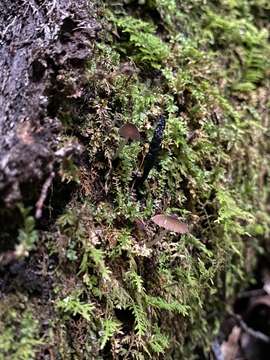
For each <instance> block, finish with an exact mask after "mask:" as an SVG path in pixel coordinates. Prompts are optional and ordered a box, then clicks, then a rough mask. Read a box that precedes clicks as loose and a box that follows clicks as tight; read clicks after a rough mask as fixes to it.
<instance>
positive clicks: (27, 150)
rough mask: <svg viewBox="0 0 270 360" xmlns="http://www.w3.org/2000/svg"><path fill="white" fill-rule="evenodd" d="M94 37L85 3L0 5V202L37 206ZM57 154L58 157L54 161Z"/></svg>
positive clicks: (17, 1)
mask: <svg viewBox="0 0 270 360" xmlns="http://www.w3.org/2000/svg"><path fill="white" fill-rule="evenodd" d="M98 30H99V26H98V24H97V23H96V21H95V20H94V13H93V7H92V5H91V4H89V1H87V0H50V1H43V0H29V1H22V0H2V1H1V3H0V34H1V37H0V68H1V71H0V89H1V91H0V199H1V200H0V203H1V208H2V209H3V208H5V207H9V208H10V207H11V208H12V207H14V205H15V204H16V203H17V202H18V201H24V200H26V201H28V200H29V199H30V202H31V201H32V202H33V203H34V201H37V200H38V198H39V197H40V193H41V191H42V185H43V184H44V183H45V182H46V179H48V178H50V177H52V175H51V174H52V173H53V171H54V167H55V164H56V162H57V161H58V160H57V159H59V156H62V155H63V153H64V152H63V151H62V152H61V151H60V152H59V139H60V134H61V122H60V121H59V116H60V113H61V109H62V107H63V105H64V104H65V103H68V102H70V101H72V99H74V98H78V97H79V96H80V94H81V92H82V87H83V74H84V66H85V63H86V60H87V59H88V58H89V56H90V55H91V50H90V49H91V42H93V38H94V37H95V35H96V32H97V31H98ZM59 154H60V155H59Z"/></svg>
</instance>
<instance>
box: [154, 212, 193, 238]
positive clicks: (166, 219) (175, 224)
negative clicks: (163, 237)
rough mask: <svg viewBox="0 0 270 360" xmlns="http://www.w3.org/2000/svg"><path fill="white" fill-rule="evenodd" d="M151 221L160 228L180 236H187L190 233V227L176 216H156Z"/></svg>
mask: <svg viewBox="0 0 270 360" xmlns="http://www.w3.org/2000/svg"><path fill="white" fill-rule="evenodd" d="M151 220H152V221H153V222H154V223H155V224H157V225H158V226H161V227H163V228H164V229H166V230H169V231H173V232H176V233H179V234H186V233H187V232H188V225H187V224H186V223H183V222H181V221H180V220H179V219H178V218H177V217H176V216H174V215H163V214H159V215H155V216H153V217H152V218H151Z"/></svg>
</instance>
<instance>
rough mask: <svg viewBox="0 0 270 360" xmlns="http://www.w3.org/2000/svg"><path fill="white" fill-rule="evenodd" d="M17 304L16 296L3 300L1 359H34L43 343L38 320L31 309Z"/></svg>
mask: <svg viewBox="0 0 270 360" xmlns="http://www.w3.org/2000/svg"><path fill="white" fill-rule="evenodd" d="M13 302H14V304H13V307H12V303H13ZM16 306H18V299H16V298H12V297H8V301H1V305H0V319H1V320H0V334H1V335H0V359H1V360H4V359H10V360H15V359H16V360H32V359H35V358H36V353H37V351H38V349H39V347H40V345H41V344H42V339H40V336H39V324H38V320H37V319H35V316H34V315H33V314H32V312H31V311H30V310H28V309H18V308H16Z"/></svg>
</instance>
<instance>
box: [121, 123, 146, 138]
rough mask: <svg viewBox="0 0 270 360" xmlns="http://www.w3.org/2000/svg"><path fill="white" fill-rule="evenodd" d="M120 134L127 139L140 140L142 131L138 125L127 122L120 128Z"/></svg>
mask: <svg viewBox="0 0 270 360" xmlns="http://www.w3.org/2000/svg"><path fill="white" fill-rule="evenodd" d="M119 134H120V136H122V137H123V138H124V139H125V140H126V141H131V140H135V141H138V140H140V138H141V135H140V132H139V130H138V129H137V127H136V126H135V125H133V124H131V123H126V124H124V125H123V126H121V128H120V129H119Z"/></svg>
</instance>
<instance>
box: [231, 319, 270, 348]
mask: <svg viewBox="0 0 270 360" xmlns="http://www.w3.org/2000/svg"><path fill="white" fill-rule="evenodd" d="M230 315H231V316H232V317H233V318H234V319H235V320H236V321H237V322H238V324H239V326H240V327H241V329H242V330H243V331H245V332H246V333H247V334H249V335H250V336H252V337H254V338H255V339H258V340H260V341H263V342H264V343H267V344H270V337H269V336H267V335H265V334H264V333H262V332H260V331H256V330H253V329H251V328H250V327H249V326H248V325H247V324H246V323H245V322H244V320H243V319H242V317H241V316H240V315H237V314H234V313H230Z"/></svg>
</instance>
